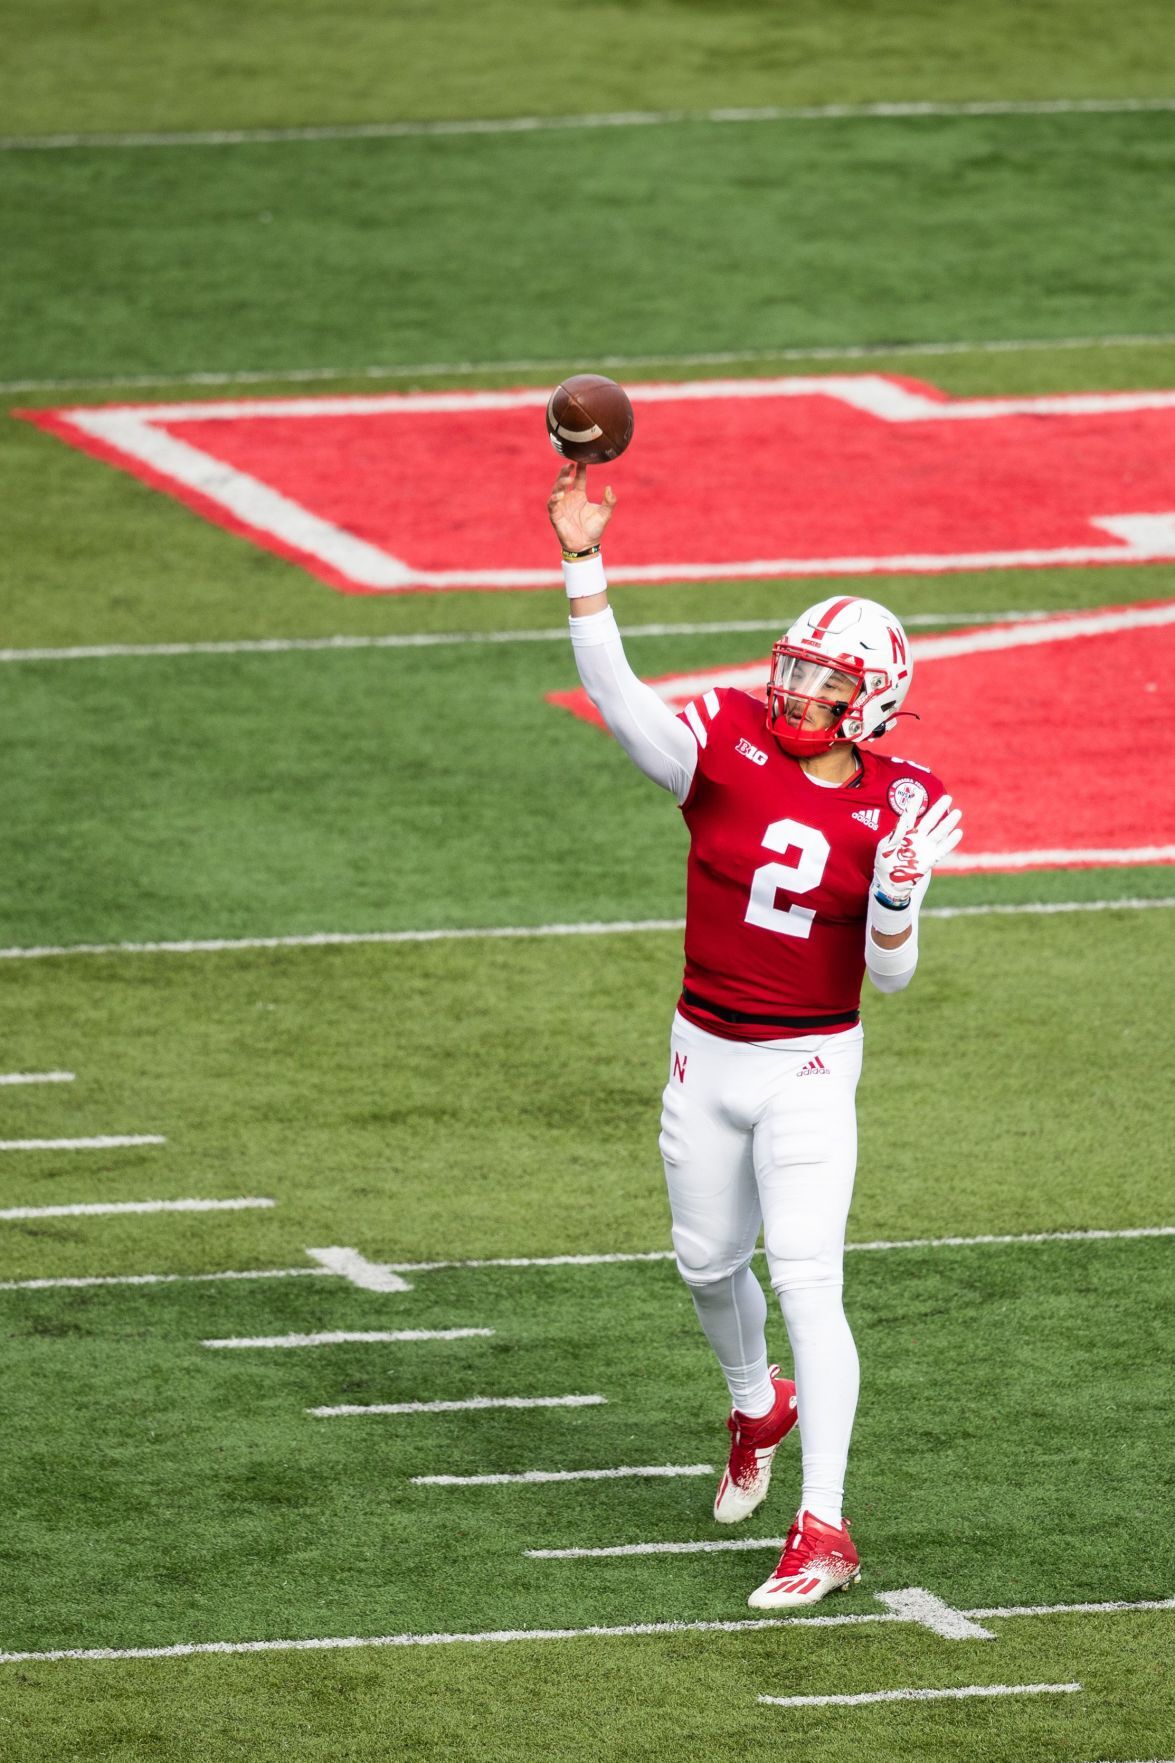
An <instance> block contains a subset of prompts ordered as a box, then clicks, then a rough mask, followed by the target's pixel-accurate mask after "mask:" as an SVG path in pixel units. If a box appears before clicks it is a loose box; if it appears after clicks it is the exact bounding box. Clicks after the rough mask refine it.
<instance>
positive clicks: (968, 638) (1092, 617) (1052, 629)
mask: <svg viewBox="0 0 1175 1763" xmlns="http://www.w3.org/2000/svg"><path fill="white" fill-rule="evenodd" d="M1172 397H1173V399H1175V394H1172ZM1172 541H1173V543H1172V550H1173V555H1175V524H1173V527H1172ZM1170 624H1175V602H1172V601H1169V600H1168V601H1164V602H1161V603H1159V604H1157V605H1151V606H1114V607H1106V608H1103V609H1101V610H1099V611H1096V612H1077V613H1074V612H1064V613H1060V614H1056V613H1052V614H1050V613H1045V614H1041V615H1033V616H1032V617H1031V618H1030V619H1027V620H1025V622H1024V623H1023V624H1020V623H1010V622H1009V621H1006V620H1005V621H1001V625H1000V627H999V628H995V629H991V628H989V629H986V630H968V631H948V632H945V633H944V634H943V635H942V636H934V637H914V638H913V640H912V641H911V644H910V648H911V650H912V652H913V655H914V659H915V661H921V662H926V661H955V660H958V659H959V658H960V657H962V656H964V655H978V654H994V653H996V652H998V651H1000V650H1004V649H1028V648H1034V647H1036V646H1038V645H1040V644H1046V643H1066V642H1073V641H1075V640H1076V639H1078V638H1087V639H1088V638H1091V637H1102V636H1110V635H1112V634H1113V633H1114V632H1115V631H1126V630H1151V629H1156V628H1161V627H1165V626H1167V625H1170ZM766 666H767V662H766V660H765V659H759V660H755V661H747V662H739V663H737V664H736V665H734V666H731V667H708V668H701V669H698V670H696V671H695V672H692V673H673V674H668V675H666V676H665V677H664V678H662V679H655V680H648V681H646V682H645V683H646V684H647V685H649V686H651V687H652V689H653V691H655V692H656V693H657V695H658V697H660V698H662V699H664V700H665V701H666V702H667V703H675V704H676V703H681V702H683V701H684V700H686V699H692V698H696V697H697V696H698V695H699V694H700V693H702V692H704V691H706V690H708V689H710V688H711V687H714V686H734V687H736V688H738V689H739V690H741V691H750V692H753V691H756V690H761V689H762V686H763V680H764V677H765V672H764V670H765V668H766Z"/></svg>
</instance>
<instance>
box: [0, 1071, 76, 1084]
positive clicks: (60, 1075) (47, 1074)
mask: <svg viewBox="0 0 1175 1763" xmlns="http://www.w3.org/2000/svg"><path fill="white" fill-rule="evenodd" d="M75 1076H76V1073H74V1072H72V1071H6V1072H4V1073H3V1074H2V1075H0V1084H71V1083H73V1081H74V1078H75Z"/></svg>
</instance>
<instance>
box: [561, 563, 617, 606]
mask: <svg viewBox="0 0 1175 1763" xmlns="http://www.w3.org/2000/svg"><path fill="white" fill-rule="evenodd" d="M563 586H564V587H565V588H566V589H567V598H568V599H569V600H585V599H586V598H587V596H588V595H589V594H602V593H604V591H605V590H606V588H607V586H608V578H607V576H606V575H605V574H604V559H603V558H602V557H601V556H600V554H599V552H598V551H597V552H596V555H595V556H594V557H581V558H580V559H579V560H578V561H577V562H575V563H568V561H567V559H566V558H564V559H563Z"/></svg>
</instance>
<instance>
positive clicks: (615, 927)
mask: <svg viewBox="0 0 1175 1763" xmlns="http://www.w3.org/2000/svg"><path fill="white" fill-rule="evenodd" d="M1171 906H1175V897H1168V896H1166V895H1162V896H1159V897H1157V898H1155V899H1149V900H1148V899H1138V898H1136V897H1134V896H1124V897H1123V898H1121V899H1118V900H1026V901H1022V902H1013V903H1011V904H995V903H992V904H989V905H981V906H927V907H923V909H922V917H923V918H924V919H926V918H988V917H1001V916H1019V915H1020V914H1022V913H1025V912H1027V913H1034V914H1035V913H1053V912H1118V911H1123V912H1143V911H1151V910H1156V909H1160V908H1166V907H1171ZM684 927H685V919H684V918H643V919H614V920H612V921H611V922H608V923H598V922H594V921H593V922H589V923H583V924H510V925H486V926H476V927H471V928H469V929H461V930H386V931H381V930H377V931H317V932H315V933H314V934H312V935H310V936H304V937H210V938H204V939H197V940H191V941H187V942H176V943H62V944H42V945H41V946H39V947H37V946H33V947H26V948H9V949H0V961H37V960H43V959H46V958H47V957H49V956H58V955H220V954H231V953H233V952H235V951H237V950H249V949H338V948H350V947H363V946H366V945H370V944H382V943H387V944H395V943H450V942H469V941H481V940H487V941H493V940H495V939H497V938H501V937H505V938H520V937H522V938H525V937H606V936H628V935H638V934H643V933H646V932H650V931H679V930H682V929H684Z"/></svg>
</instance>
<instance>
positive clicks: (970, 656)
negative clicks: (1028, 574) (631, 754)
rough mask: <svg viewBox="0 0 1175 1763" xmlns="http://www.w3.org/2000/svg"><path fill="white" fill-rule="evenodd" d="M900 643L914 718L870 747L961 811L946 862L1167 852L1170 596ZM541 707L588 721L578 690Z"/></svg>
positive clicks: (694, 679) (746, 671)
mask: <svg viewBox="0 0 1175 1763" xmlns="http://www.w3.org/2000/svg"><path fill="white" fill-rule="evenodd" d="M1085 627H1094V628H1092V629H1090V630H1089V632H1088V634H1081V635H1074V634H1071V633H1073V632H1075V631H1082V630H1084V629H1085ZM1066 633H1069V634H1066ZM1042 638H1043V639H1044V640H1043V641H1041V640H1040V639H1042ZM996 644H999V645H1001V646H999V647H995V646H994V645H996ZM912 649H913V654H914V683H913V686H912V688H911V691H910V697H909V699H908V703H909V705H910V707H911V708H912V709H913V710H916V711H917V712H918V715H919V718H920V720H919V721H918V722H912V721H906V720H903V721H902V722H900V723H899V725H898V727H897V728H896V729H895V730H894V731H893V732H892V733H891V734H890V735H888V736H886V737H884V738H883V740H882V741H881V743H880V745H879V747H878V751H879V752H882V753H890V752H892V753H900V754H905V755H909V756H910V757H912V758H914V759H916V760H918V761H919V762H920V763H921V764H923V765H929V766H930V767H931V769H932V770H933V771H935V772H937V773H938V775H939V776H940V777H941V778H942V779H943V780H944V782H945V783H946V786H947V788H948V790H950V792H951V794H952V795H953V797H954V799H955V801H956V802H958V803H959V804H960V805H961V806H962V807H963V810H964V816H965V825H966V840H965V842H964V844H963V845H962V846H961V847H960V849H959V851H958V852H957V853H956V854H955V856H954V857H953V858H950V859H948V860H947V864H946V867H949V868H952V869H956V870H981V871H1015V870H1023V869H1040V868H1086V867H1096V866H1098V865H1102V864H1113V863H1125V862H1136V863H1137V862H1149V863H1173V862H1175V791H1172V790H1171V788H1170V787H1169V783H1168V781H1167V778H1166V771H1165V767H1166V764H1167V755H1168V754H1169V753H1170V752H1171V750H1172V748H1173V747H1175V686H1173V684H1172V681H1173V679H1175V605H1172V604H1171V603H1163V604H1160V605H1155V606H1145V605H1144V606H1120V607H1105V608H1103V609H1102V610H1101V611H1100V612H1098V613H1093V614H1080V615H1076V616H1073V617H1068V618H1058V619H1050V620H1048V621H1046V622H1043V623H1038V622H1035V621H1034V622H1032V623H1026V624H1023V625H1005V626H1001V627H999V628H998V629H995V630H993V629H991V628H988V629H985V630H982V631H971V632H967V631H960V632H952V633H951V635H950V636H946V637H922V638H917V637H916V638H915V639H914V640H913V643H912ZM768 671H769V662H768V660H767V659H766V658H765V657H764V658H763V659H761V660H754V661H751V662H748V663H746V664H744V665H743V666H741V667H724V668H711V669H707V670H704V671H700V672H697V673H691V674H685V675H683V674H678V675H670V676H668V677H666V678H662V679H660V680H652V681H650V684H652V685H654V686H655V687H656V689H657V690H658V691H660V692H661V694H662V695H663V696H664V697H665V699H666V701H667V702H668V703H670V704H671V705H673V706H674V708H680V706H681V705H683V704H685V703H687V702H689V700H690V699H691V698H694V697H697V696H698V694H699V693H701V692H703V691H705V690H707V689H708V688H710V687H712V686H719V685H738V686H740V687H741V689H742V690H744V691H753V692H755V693H756V695H757V696H760V697H761V696H763V694H764V692H765V689H766V681H767V675H768ZM550 701H551V702H552V703H554V704H558V705H561V706H562V707H564V708H566V709H568V710H571V711H572V712H573V713H574V714H575V715H577V716H582V717H584V718H585V719H586V720H588V721H593V722H598V720H599V718H598V717H597V715H596V712H595V710H594V709H593V708H592V706H591V704H590V703H589V702H588V700H587V696H586V694H585V693H584V692H582V691H578V692H558V693H552V694H551V697H550Z"/></svg>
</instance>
